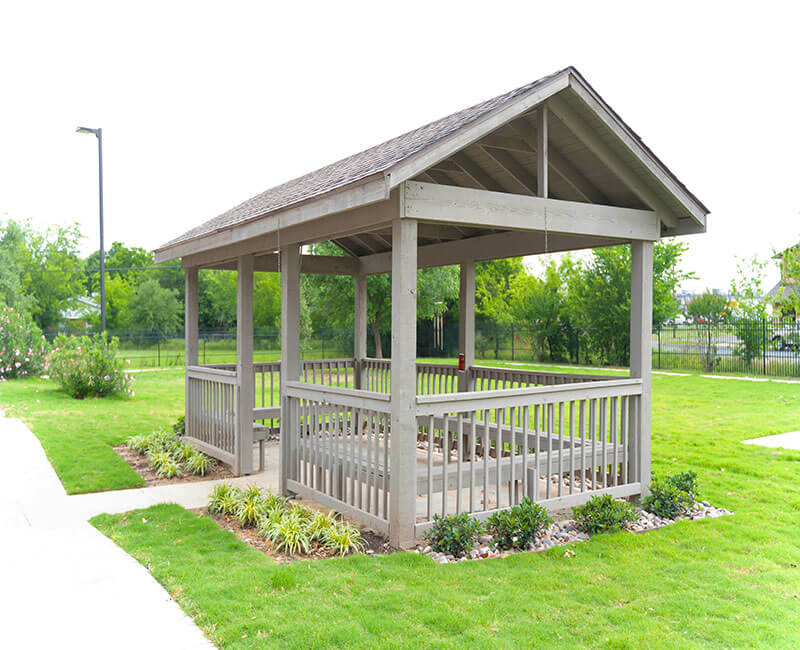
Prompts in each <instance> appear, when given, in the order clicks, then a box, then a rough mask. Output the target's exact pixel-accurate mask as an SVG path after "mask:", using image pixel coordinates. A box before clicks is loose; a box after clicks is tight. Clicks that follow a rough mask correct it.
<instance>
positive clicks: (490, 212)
mask: <svg viewBox="0 0 800 650" xmlns="http://www.w3.org/2000/svg"><path fill="white" fill-rule="evenodd" d="M403 216H405V217H407V218H410V219H419V220H420V221H436V222H440V223H449V224H452V225H464V226H472V227H476V228H496V229H500V230H546V231H548V232H553V233H564V234H570V235H585V236H590V237H615V238H619V239H626V240H632V239H636V240H644V241H656V240H657V239H658V238H659V236H660V233H661V228H660V223H659V220H658V216H657V215H656V213H655V212H652V211H649V210H634V209H631V208H618V207H614V206H609V205H595V204H593V203H577V202H574V201H559V200H557V199H547V198H542V197H536V196H523V195H520V194H507V193H504V192H488V191H486V190H475V189H471V188H466V187H453V186H446V185H432V184H430V183H420V182H418V181H409V182H407V183H406V184H405V201H404V215H403Z"/></svg>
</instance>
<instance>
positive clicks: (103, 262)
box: [75, 126, 106, 332]
mask: <svg viewBox="0 0 800 650" xmlns="http://www.w3.org/2000/svg"><path fill="white" fill-rule="evenodd" d="M75 131H76V132H77V133H94V134H95V135H96V136H97V163H98V168H99V173H100V182H99V188H100V331H101V332H105V331H106V255H105V250H104V247H103V129H90V128H87V127H85V126H79V127H78V128H77V129H75Z"/></svg>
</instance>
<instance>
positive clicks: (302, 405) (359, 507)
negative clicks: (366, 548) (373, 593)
mask: <svg viewBox="0 0 800 650" xmlns="http://www.w3.org/2000/svg"><path fill="white" fill-rule="evenodd" d="M287 398H288V407H289V414H290V422H289V423H288V426H287V423H284V428H283V430H282V432H281V443H282V444H285V445H286V446H287V448H286V449H285V450H284V453H286V454H288V457H289V459H290V460H289V468H288V480H287V486H288V488H289V489H290V490H292V491H293V492H295V493H297V494H299V495H301V496H304V497H309V498H312V499H314V500H315V501H317V502H318V503H321V504H322V505H325V506H328V507H331V508H335V509H336V510H338V511H339V512H342V513H344V514H346V515H348V516H350V517H352V518H354V519H356V520H357V521H359V522H360V523H362V524H364V525H366V526H369V527H371V528H373V529H375V530H377V531H378V532H381V533H384V534H388V530H389V523H388V518H389V471H388V469H389V437H390V436H389V428H390V415H389V396H388V395H386V394H381V393H370V392H366V391H361V390H354V389H351V388H340V387H336V386H328V387H322V386H318V385H310V384H307V383H304V382H294V381H293V382H289V383H288V384H287ZM412 480H413V479H412Z"/></svg>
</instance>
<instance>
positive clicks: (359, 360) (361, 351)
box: [353, 273, 367, 389]
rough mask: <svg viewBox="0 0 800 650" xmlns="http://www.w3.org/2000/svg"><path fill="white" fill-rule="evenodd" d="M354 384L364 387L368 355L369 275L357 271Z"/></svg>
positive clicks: (354, 290)
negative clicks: (365, 362) (365, 365)
mask: <svg viewBox="0 0 800 650" xmlns="http://www.w3.org/2000/svg"><path fill="white" fill-rule="evenodd" d="M353 294H354V304H353V356H354V357H355V369H354V370H353V375H354V376H353V385H354V386H355V388H359V389H360V388H363V385H364V368H363V366H364V359H365V358H366V356H367V276H366V275H364V274H363V273H357V274H356V275H354V276H353Z"/></svg>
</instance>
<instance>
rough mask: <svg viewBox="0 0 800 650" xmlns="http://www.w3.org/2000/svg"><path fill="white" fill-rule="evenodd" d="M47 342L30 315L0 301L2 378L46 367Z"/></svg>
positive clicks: (2, 379) (36, 371) (31, 373)
mask: <svg viewBox="0 0 800 650" xmlns="http://www.w3.org/2000/svg"><path fill="white" fill-rule="evenodd" d="M46 352H47V342H46V341H45V339H44V337H43V336H42V330H40V329H39V328H38V327H37V325H36V323H34V322H33V321H32V320H31V317H30V316H28V315H27V314H24V313H22V312H19V311H17V310H16V309H14V308H13V307H9V306H7V305H5V304H2V303H0V381H5V380H6V379H14V378H16V377H24V376H25V375H38V374H39V373H40V372H42V371H43V370H45V369H46V368H47V355H46Z"/></svg>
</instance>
